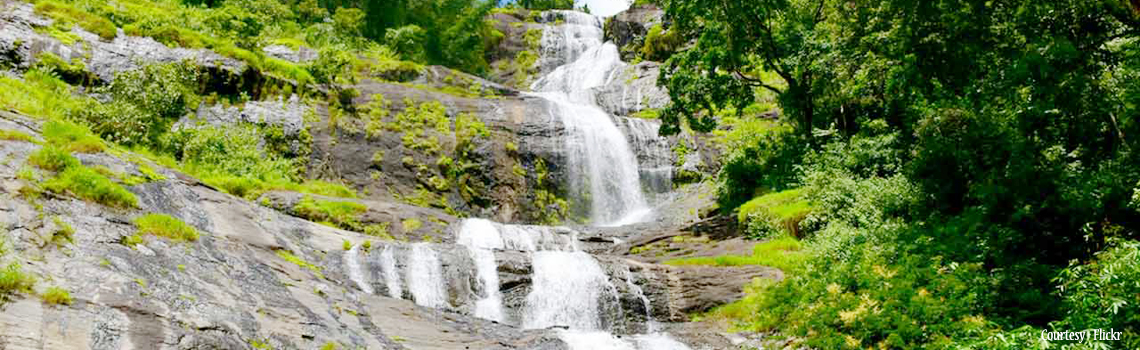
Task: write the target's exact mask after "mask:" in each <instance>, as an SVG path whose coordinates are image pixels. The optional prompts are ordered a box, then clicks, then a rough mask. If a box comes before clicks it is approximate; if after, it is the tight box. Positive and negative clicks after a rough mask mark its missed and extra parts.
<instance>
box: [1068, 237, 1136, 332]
mask: <svg viewBox="0 0 1140 350" xmlns="http://www.w3.org/2000/svg"><path fill="white" fill-rule="evenodd" d="M1056 280H1057V282H1058V284H1059V286H1058V288H1057V293H1058V294H1059V295H1060V296H1061V298H1062V303H1063V305H1064V308H1065V312H1066V314H1065V316H1064V318H1062V319H1061V320H1060V321H1059V322H1057V323H1055V324H1053V325H1052V326H1053V328H1054V329H1057V330H1093V329H1102V330H1107V329H1113V330H1115V331H1119V332H1123V335H1122V337H1121V339H1120V340H1121V343H1117V342H1103V341H1102V342H1099V344H1097V346H1103V347H1104V348H1111V347H1118V348H1120V349H1137V348H1140V307H1138V305H1140V282H1138V281H1140V242H1137V241H1134V240H1131V241H1130V240H1121V239H1114V240H1112V241H1111V242H1110V247H1108V248H1106V249H1104V250H1103V251H1101V252H1099V253H1097V255H1096V258H1095V259H1093V260H1091V261H1089V262H1088V263H1084V264H1081V263H1077V262H1074V263H1073V264H1072V265H1071V266H1069V267H1068V268H1065V269H1063V270H1061V272H1060V273H1059V274H1058V276H1057V278H1056Z"/></svg>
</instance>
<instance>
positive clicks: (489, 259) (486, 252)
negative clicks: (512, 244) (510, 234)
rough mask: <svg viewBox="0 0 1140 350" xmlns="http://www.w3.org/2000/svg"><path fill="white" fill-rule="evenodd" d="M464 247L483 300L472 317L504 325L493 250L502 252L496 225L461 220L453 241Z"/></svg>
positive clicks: (477, 220)
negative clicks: (473, 265) (469, 255)
mask: <svg viewBox="0 0 1140 350" xmlns="http://www.w3.org/2000/svg"><path fill="white" fill-rule="evenodd" d="M456 240H457V242H458V243H459V244H460V245H463V246H466V247H467V249H468V251H470V252H471V259H472V260H474V261H475V271H476V273H477V274H478V276H479V282H480V283H482V285H483V296H482V299H479V300H478V301H476V302H475V317H480V318H485V319H488V320H492V321H499V322H502V321H503V296H502V295H501V294H500V293H499V265H498V264H497V263H495V253H494V251H493V249H503V239H502V236H501V235H500V234H499V230H498V229H497V228H496V227H495V224H494V223H492V222H490V221H488V220H484V219H468V220H464V221H463V223H462V225H461V226H460V229H459V237H458V238H457V239H456Z"/></svg>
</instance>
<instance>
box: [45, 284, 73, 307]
mask: <svg viewBox="0 0 1140 350" xmlns="http://www.w3.org/2000/svg"><path fill="white" fill-rule="evenodd" d="M40 299H42V300H43V301H44V304H48V305H71V303H72V301H73V300H72V299H71V293H70V292H68V291H67V290H66V289H63V288H60V287H55V286H52V287H48V289H47V290H45V291H44V293H43V294H41V295H40Z"/></svg>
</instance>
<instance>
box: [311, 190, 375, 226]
mask: <svg viewBox="0 0 1140 350" xmlns="http://www.w3.org/2000/svg"><path fill="white" fill-rule="evenodd" d="M365 211H368V206H366V205H364V204H360V203H356V202H347V201H330V200H323V199H314V198H313V197H310V196H304V197H302V198H301V200H300V201H298V202H297V204H296V205H294V206H293V212H294V213H296V214H297V216H300V217H302V218H305V219H307V220H310V221H313V222H321V223H329V224H330V226H333V227H338V228H342V229H346V230H351V231H357V232H363V231H364V225H362V224H361V223H360V221H359V219H358V217H359V216H360V215H361V214H363V213H364V212H365Z"/></svg>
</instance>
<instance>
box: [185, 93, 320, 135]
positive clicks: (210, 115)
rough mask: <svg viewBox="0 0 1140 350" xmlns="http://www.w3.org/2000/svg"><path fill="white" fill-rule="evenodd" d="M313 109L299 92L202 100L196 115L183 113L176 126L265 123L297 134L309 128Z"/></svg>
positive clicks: (287, 133) (288, 132)
mask: <svg viewBox="0 0 1140 350" xmlns="http://www.w3.org/2000/svg"><path fill="white" fill-rule="evenodd" d="M312 113H316V111H315V110H314V109H313V108H312V106H309V105H307V104H305V103H304V102H301V99H300V98H299V97H297V95H292V96H290V97H289V98H288V99H285V98H283V97H278V98H277V99H275V100H266V101H249V102H246V103H245V104H243V105H241V106H236V105H234V106H225V105H222V104H215V105H207V104H202V105H200V106H198V111H197V113H196V114H195V115H193V116H186V117H183V118H182V119H181V120H179V121H178V123H175V125H174V128H175V129H178V128H186V127H191V128H192V127H197V126H200V125H212V126H232V125H237V124H241V123H249V124H264V125H271V126H277V127H280V128H281V130H282V132H284V134H285V136H289V137H297V136H298V135H300V134H301V132H302V131H307V130H306V126H305V115H306V114H312Z"/></svg>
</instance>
